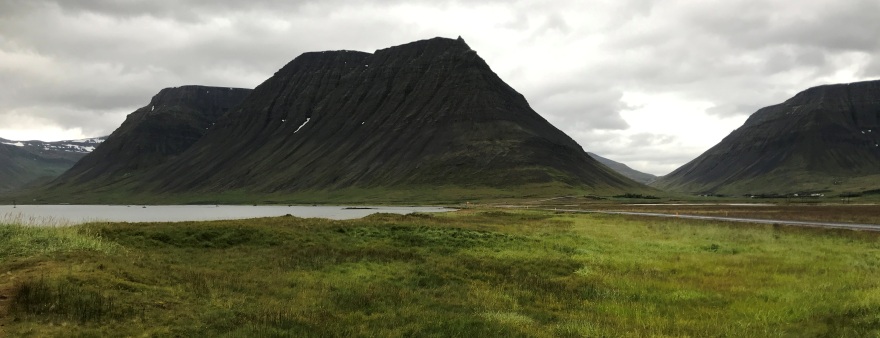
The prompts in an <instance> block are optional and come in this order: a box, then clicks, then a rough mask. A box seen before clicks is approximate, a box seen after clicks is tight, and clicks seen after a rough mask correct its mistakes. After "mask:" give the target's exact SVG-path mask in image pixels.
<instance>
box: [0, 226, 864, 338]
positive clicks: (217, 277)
mask: <svg viewBox="0 0 880 338" xmlns="http://www.w3.org/2000/svg"><path fill="white" fill-rule="evenodd" d="M7 223H10V222H8V221H7ZM0 324H2V326H0V336H3V335H7V336H15V337H18V336H23V337H47V336H48V337H51V336H59V337H105V336H169V337H309V336H315V337H333V336H382V337H384V336H391V337H395V336H396V337H413V336H444V337H445V336H458V337H475V336H504V337H517V336H523V337H525V336H528V337H535V336H537V337H582V336H588V337H597V336H608V337H617V336H623V337H647V336H661V337H688V336H690V337H704V336H729V337H811V336H850V337H875V336H878V335H880V234H877V233H871V232H855V231H841V230H823V229H807V228H793V227H780V226H758V225H754V226H752V225H744V224H728V223H720V222H704V221H687V220H680V219H657V218H640V217H630V216H618V215H581V214H577V215H575V214H566V213H553V212H547V211H524V210H520V211H500V210H480V209H471V210H462V211H458V212H453V213H446V214H431V215H425V214H414V215H408V216H399V215H389V214H379V215H373V216H369V217H366V218H363V219H359V220H349V221H331V220H321V219H300V218H296V217H279V218H265V219H255V220H246V221H216V222H182V223H151V224H128V223H91V224H86V225H79V226H72V227H49V228H38V227H28V226H21V225H9V224H6V225H0Z"/></svg>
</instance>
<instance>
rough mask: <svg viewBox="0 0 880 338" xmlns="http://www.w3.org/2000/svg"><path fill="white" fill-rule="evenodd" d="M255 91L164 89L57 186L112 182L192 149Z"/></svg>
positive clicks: (71, 170)
mask: <svg viewBox="0 0 880 338" xmlns="http://www.w3.org/2000/svg"><path fill="white" fill-rule="evenodd" d="M250 92H251V90H250V89H240V88H219V87H207V86H182V87H175V88H165V89H162V90H161V91H160V92H159V93H158V94H156V95H155V96H153V98H152V100H150V103H149V104H147V105H146V106H144V107H142V108H140V109H138V110H136V111H134V112H133V113H131V114H129V115H128V117H127V118H126V119H125V122H123V123H122V125H121V126H120V127H119V128H117V129H116V130H115V131H114V132H113V133H112V134H111V135H110V136H108V137H107V139H106V141H104V143H103V144H101V146H100V147H98V148H97V149H95V150H94V151H93V152H92V153H90V154H88V155H87V156H85V157H84V158H83V159H82V160H81V161H80V162H78V163H77V164H76V165H75V166H73V168H71V169H70V170H69V171H67V172H66V173H64V174H63V175H62V176H61V177H59V178H58V179H57V180H56V181H55V182H53V187H59V186H73V187H79V186H89V187H93V188H94V187H98V186H106V185H112V184H115V183H117V182H120V181H124V180H125V179H127V178H128V177H129V176H131V175H132V173H136V172H142V171H145V170H147V169H149V168H154V167H156V166H158V165H160V164H162V163H164V162H166V161H167V160H169V159H171V158H173V157H174V156H176V155H178V154H180V153H182V152H183V151H184V150H186V149H187V148H189V147H190V146H191V145H192V144H193V143H195V142H196V141H197V140H199V139H200V138H201V137H202V136H204V135H205V133H207V131H208V129H209V128H210V127H211V126H212V125H213V124H214V122H215V121H217V119H218V118H220V116H221V115H223V114H225V113H226V112H228V111H229V109H231V108H232V107H233V106H235V105H237V104H238V103H240V102H241V100H242V99H244V97H245V96H247V95H248V94H249V93H250Z"/></svg>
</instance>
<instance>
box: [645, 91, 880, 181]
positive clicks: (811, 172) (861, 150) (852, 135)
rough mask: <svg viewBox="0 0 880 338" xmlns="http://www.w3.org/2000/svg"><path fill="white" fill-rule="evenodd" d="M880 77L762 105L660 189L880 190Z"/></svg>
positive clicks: (804, 92)
mask: <svg viewBox="0 0 880 338" xmlns="http://www.w3.org/2000/svg"><path fill="white" fill-rule="evenodd" d="M875 175H880V81H868V82H859V83H851V84H837V85H826V86H819V87H814V88H810V89H807V90H805V91H803V92H801V93H798V94H797V95H795V96H794V97H792V98H791V99H789V100H787V101H785V102H783V103H781V104H778V105H774V106H769V107H766V108H762V109H760V110H758V111H757V112H755V113H754V114H752V116H751V117H749V119H748V120H747V121H746V122H745V124H743V126H742V127H740V128H739V129H737V130H735V131H733V132H732V133H731V134H730V135H728V136H727V137H726V138H724V140H722V141H721V142H720V143H719V144H717V145H716V146H714V147H712V148H711V149H709V150H708V151H706V152H705V153H703V154H702V155H700V156H699V157H697V158H696V159H694V160H693V161H691V162H689V163H687V164H685V165H684V166H682V167H680V168H678V169H677V170H675V171H673V172H672V173H670V174H669V175H666V176H664V177H662V178H661V179H659V180H658V181H656V182H655V183H654V184H653V186H655V187H658V188H661V189H668V190H673V191H682V192H691V193H731V194H739V193H742V194H747V193H756V194H773V193H776V194H784V193H794V192H802V191H840V190H869V189H872V188H878V187H880V176H876V179H872V177H874V176H875Z"/></svg>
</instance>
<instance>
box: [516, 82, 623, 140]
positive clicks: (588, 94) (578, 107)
mask: <svg viewBox="0 0 880 338" xmlns="http://www.w3.org/2000/svg"><path fill="white" fill-rule="evenodd" d="M622 96H623V94H622V93H620V92H619V91H615V90H608V89H599V88H590V89H583V88H577V87H575V89H571V90H566V91H559V92H553V93H549V94H545V95H543V96H540V97H538V100H537V101H536V102H535V103H534V104H533V106H534V108H535V110H537V111H539V112H541V114H542V115H544V116H545V117H547V118H548V119H549V120H551V122H554V124H556V125H569V126H577V127H578V129H588V130H593V129H626V128H628V127H629V125H628V124H627V123H626V121H624V120H623V118H622V117H621V116H620V111H621V109H623V108H624V107H625V105H624V104H623V103H622V102H621V101H620V99H621V98H622Z"/></svg>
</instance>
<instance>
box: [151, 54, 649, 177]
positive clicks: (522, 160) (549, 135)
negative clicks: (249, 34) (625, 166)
mask: <svg viewBox="0 0 880 338" xmlns="http://www.w3.org/2000/svg"><path fill="white" fill-rule="evenodd" d="M160 169H161V170H158V171H157V172H156V173H155V174H154V175H152V176H151V180H156V181H160V182H161V183H160V184H159V186H158V188H157V189H158V191H161V192H182V191H191V190H197V191H225V190H228V189H242V190H249V191H258V192H285V191H301V190H309V189H341V188H349V187H377V186H381V187H394V186H411V185H458V186H474V185H479V186H493V187H506V186H516V185H523V184H530V183H547V182H554V181H556V182H563V183H565V184H569V185H571V186H580V187H592V188H603V189H604V188H608V189H617V190H624V189H627V188H632V187H637V186H638V184H636V183H634V182H633V181H631V180H628V179H626V178H624V177H622V176H621V175H619V174H617V173H614V172H612V171H611V170H609V169H607V168H606V167H604V166H602V165H599V164H598V163H597V162H596V161H595V160H593V159H592V158H590V157H589V156H588V155H587V154H586V153H585V152H584V151H583V150H582V149H581V147H580V146H579V145H578V144H577V143H575V142H574V141H573V140H572V139H571V138H569V137H568V136H567V135H565V134H564V133H562V132H561V131H559V130H558V129H556V128H555V127H553V126H552V125H550V124H549V123H548V122H547V121H546V120H544V119H543V118H542V117H541V116H540V115H538V114H537V113H535V112H534V111H533V110H532V109H531V108H530V107H529V105H528V103H527V102H526V100H525V98H524V97H523V96H522V95H520V94H519V93H517V92H516V91H514V90H513V89H512V88H511V87H510V86H508V85H507V84H506V83H504V82H503V81H502V80H501V79H500V78H498V76H497V75H495V73H493V72H492V71H491V69H490V68H489V66H488V65H487V64H486V63H485V62H484V61H483V60H482V59H481V58H480V57H479V56H478V55H477V53H476V52H475V51H473V50H472V49H471V48H470V47H469V46H468V45H467V44H466V43H465V42H464V41H463V40H461V39H460V38H459V39H458V40H452V39H443V38H435V39H430V40H423V41H417V42H413V43H409V44H406V45H402V46H397V47H391V48H387V49H382V50H378V51H376V52H375V53H374V54H368V53H362V52H353V51H332V52H316V53H306V54H303V55H301V56H299V57H297V58H296V59H294V60H293V61H291V62H290V63H289V64H287V65H286V66H284V67H283V68H282V69H281V70H279V71H278V72H277V73H276V74H275V75H274V76H272V77H271V78H270V79H268V80H266V81H265V82H264V83H263V84H261V85H259V86H258V87H257V88H256V89H255V90H254V92H253V93H252V94H251V95H250V96H249V97H248V98H247V99H245V100H244V101H243V102H242V104H241V105H239V106H238V107H237V108H235V109H234V110H233V111H231V112H230V113H229V114H227V115H225V116H224V117H223V118H221V119H220V120H219V121H218V122H217V124H216V125H215V126H214V128H212V129H211V131H210V132H209V133H208V134H207V135H206V136H205V137H204V138H202V139H201V140H199V141H198V142H197V143H196V144H195V145H193V146H192V148H191V149H189V150H187V151H186V153H185V154H184V155H182V156H180V157H179V158H177V159H176V160H175V161H174V162H173V163H169V164H168V165H165V166H163V167H162V168H160Z"/></svg>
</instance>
